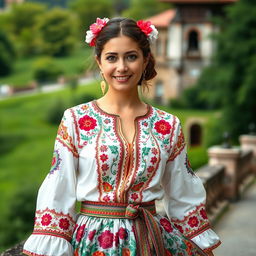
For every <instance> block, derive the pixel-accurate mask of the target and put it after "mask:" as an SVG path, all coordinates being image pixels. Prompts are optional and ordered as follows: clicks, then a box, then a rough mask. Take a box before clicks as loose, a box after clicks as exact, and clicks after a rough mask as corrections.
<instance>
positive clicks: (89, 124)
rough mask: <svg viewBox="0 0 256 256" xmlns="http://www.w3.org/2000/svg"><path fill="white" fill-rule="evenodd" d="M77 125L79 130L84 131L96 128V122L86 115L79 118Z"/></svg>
mask: <svg viewBox="0 0 256 256" xmlns="http://www.w3.org/2000/svg"><path fill="white" fill-rule="evenodd" d="M78 123H79V127H80V129H81V130H85V131H90V130H92V129H94V128H95V127H96V126H97V121H96V120H95V119H94V118H92V117H90V116H88V115H85V116H83V117H81V118H80V119H79V120H78Z"/></svg>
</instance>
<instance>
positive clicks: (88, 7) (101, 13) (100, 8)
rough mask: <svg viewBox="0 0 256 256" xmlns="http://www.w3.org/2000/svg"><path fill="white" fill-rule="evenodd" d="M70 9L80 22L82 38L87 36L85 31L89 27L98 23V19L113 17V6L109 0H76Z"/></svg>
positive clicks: (71, 3)
mask: <svg viewBox="0 0 256 256" xmlns="http://www.w3.org/2000/svg"><path fill="white" fill-rule="evenodd" d="M70 8H71V10H72V11H73V12H75V13H76V14H77V15H78V17H79V21H80V29H79V31H81V32H82V37H84V36H85V31H86V30H88V29H89V26H90V25H91V24H92V23H94V22H95V21H96V18H97V17H100V18H104V17H108V18H110V17H112V16H113V14H114V13H113V6H112V1H109V0H97V2H95V0H74V1H71V2H70Z"/></svg>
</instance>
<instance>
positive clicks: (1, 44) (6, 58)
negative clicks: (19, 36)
mask: <svg viewBox="0 0 256 256" xmlns="http://www.w3.org/2000/svg"><path fill="white" fill-rule="evenodd" d="M14 61H15V50H14V46H13V44H12V42H11V40H10V39H9V38H8V36H7V34H6V33H5V32H3V31H2V30H0V76H6V75H9V74H10V73H11V71H12V68H13V63H14Z"/></svg>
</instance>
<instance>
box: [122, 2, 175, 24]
mask: <svg viewBox="0 0 256 256" xmlns="http://www.w3.org/2000/svg"><path fill="white" fill-rule="evenodd" d="M130 6H131V7H130V8H129V9H127V10H125V11H124V12H123V13H122V15H123V16H124V17H129V18H133V19H135V20H140V19H145V18H149V17H150V16H153V15H156V14H158V13H160V12H162V11H165V10H167V9H170V8H171V5H170V4H169V3H161V2H160V1H156V0H139V1H138V0H131V4H130Z"/></svg>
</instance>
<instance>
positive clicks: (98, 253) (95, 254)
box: [92, 251, 106, 256]
mask: <svg viewBox="0 0 256 256" xmlns="http://www.w3.org/2000/svg"><path fill="white" fill-rule="evenodd" d="M92 256H106V254H105V253H104V252H100V251H97V252H94V253H93V254H92Z"/></svg>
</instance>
